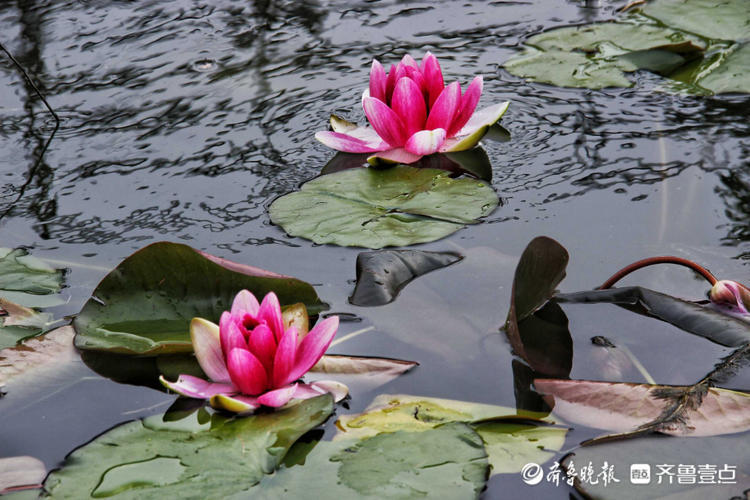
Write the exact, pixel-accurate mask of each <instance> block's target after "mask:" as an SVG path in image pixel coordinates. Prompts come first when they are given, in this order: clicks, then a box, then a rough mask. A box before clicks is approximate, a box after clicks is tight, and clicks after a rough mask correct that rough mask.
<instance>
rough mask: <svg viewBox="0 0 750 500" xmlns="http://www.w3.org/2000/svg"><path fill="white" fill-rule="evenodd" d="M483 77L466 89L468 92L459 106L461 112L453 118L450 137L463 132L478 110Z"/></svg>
mask: <svg viewBox="0 0 750 500" xmlns="http://www.w3.org/2000/svg"><path fill="white" fill-rule="evenodd" d="M482 84H483V79H482V76H481V75H480V76H477V77H475V78H474V80H473V81H472V82H471V84H469V86H468V87H467V88H466V92H465V93H464V95H463V96H461V104H460V105H459V111H458V113H456V116H455V117H454V118H453V123H451V128H450V129H449V130H448V137H453V136H454V135H456V132H458V131H459V130H461V127H463V126H464V125H466V122H468V121H469V118H471V115H473V114H474V110H476V109H477V103H479V97H480V96H481V95H482Z"/></svg>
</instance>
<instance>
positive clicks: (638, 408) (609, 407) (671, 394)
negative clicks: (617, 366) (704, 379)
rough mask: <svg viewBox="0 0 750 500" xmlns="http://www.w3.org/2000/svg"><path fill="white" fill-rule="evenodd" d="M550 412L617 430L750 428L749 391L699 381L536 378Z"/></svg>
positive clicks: (690, 432)
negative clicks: (666, 382) (664, 383)
mask: <svg viewBox="0 0 750 500" xmlns="http://www.w3.org/2000/svg"><path fill="white" fill-rule="evenodd" d="M534 385H535V386H536V389H537V391H539V392H540V393H542V394H544V395H545V396H546V398H545V399H548V401H549V403H550V405H551V406H552V404H554V413H555V414H556V415H558V416H560V418H563V419H565V420H566V421H568V422H574V423H577V424H582V425H585V426H588V427H594V428H597V429H605V430H608V431H612V432H617V433H628V432H632V431H635V430H637V429H639V428H644V429H646V430H649V431H651V430H655V431H659V432H662V433H664V434H671V435H674V436H716V435H721V434H732V433H735V432H743V431H746V430H749V429H750V394H747V393H744V392H738V391H731V390H728V389H719V388H713V387H712V388H708V389H707V390H706V389H705V388H703V387H700V386H692V387H690V386H688V387H679V386H662V385H648V384H629V383H622V382H592V381H588V380H555V379H537V380H535V381H534Z"/></svg>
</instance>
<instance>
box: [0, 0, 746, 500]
mask: <svg viewBox="0 0 750 500" xmlns="http://www.w3.org/2000/svg"><path fill="white" fill-rule="evenodd" d="M590 3H591V2H590ZM622 3H623V2H612V3H610V2H601V3H599V4H598V6H597V7H590V8H587V7H585V6H584V5H583V3H582V2H573V1H568V2H556V3H555V5H554V8H553V6H552V5H551V3H550V2H547V1H545V0H535V1H523V2H452V1H444V2H434V1H431V2H422V3H420V2H396V1H389V2H351V1H347V2H330V3H318V2H304V3H301V2H291V1H290V2H255V3H246V2H229V1H216V2H210V3H205V2H190V1H186V0H184V1H175V2H162V1H145V0H144V1H119V2H116V1H104V0H101V1H76V2H73V1H68V2H24V1H17V2H4V3H3V4H2V5H1V6H0V33H2V36H0V41H1V42H2V44H3V45H4V46H5V47H6V48H7V49H8V50H9V51H10V52H11V53H12V54H14V56H15V57H16V58H17V59H18V61H19V62H20V63H21V64H22V65H23V67H24V68H25V69H26V70H27V71H28V72H29V74H30V75H31V76H32V78H33V80H34V82H36V84H37V86H38V87H39V89H40V90H41V91H42V92H43V94H44V95H45V96H46V97H47V99H48V101H49V103H50V104H51V106H52V107H53V108H54V110H55V111H56V112H57V114H58V115H59V117H60V120H61V125H60V129H59V130H58V131H57V133H56V135H55V137H54V139H53V140H52V142H51V143H50V145H49V148H48V149H47V150H46V152H45V154H44V156H43V158H42V161H41V162H38V159H39V154H40V152H41V150H42V149H43V147H44V144H45V142H46V140H47V138H48V137H49V135H50V133H51V132H52V129H53V127H54V121H53V120H52V118H51V116H50V114H49V113H48V112H47V111H46V108H45V107H44V106H43V104H42V103H41V102H40V101H39V99H38V98H37V97H36V95H35V92H34V90H33V89H32V88H31V87H30V86H29V85H28V84H27V83H26V82H25V80H24V79H23V78H22V76H21V74H20V73H19V71H18V70H17V68H16V67H15V66H14V65H13V64H12V63H11V61H10V60H9V59H8V58H7V57H5V55H4V54H0V85H2V87H3V88H4V89H5V90H4V91H3V92H2V93H0V178H2V184H0V213H5V215H4V216H3V218H2V219H1V220H0V246H4V247H18V246H23V247H28V248H29V249H31V250H32V252H33V253H34V255H36V256H38V257H42V258H46V259H50V260H51V261H54V262H57V264H56V265H58V266H61V267H66V268H68V269H69V271H68V274H67V288H66V290H65V292H66V296H68V297H69V302H68V304H67V305H65V306H63V307H60V308H58V309H56V310H55V311H54V312H55V313H56V314H57V315H64V314H75V313H76V312H78V311H79V310H80V308H81V306H82V304H83V302H84V301H85V300H86V299H87V298H88V296H89V295H90V292H91V291H92V290H93V288H94V287H95V286H96V283H97V282H98V281H99V280H100V279H101V278H102V277H103V276H104V275H105V274H106V273H107V271H108V270H109V269H111V268H112V267H114V266H115V265H117V263H118V262H119V261H121V260H122V259H123V258H124V257H126V256H127V255H129V254H130V253H132V252H133V251H135V250H136V249H139V248H141V247H142V246H145V245H146V244H148V243H151V242H154V241H159V240H170V241H177V242H182V243H187V244H189V245H191V246H193V247H195V248H199V249H202V250H205V251H208V252H210V253H213V254H216V255H220V256H223V257H227V258H230V259H232V260H235V261H238V262H242V263H247V264H251V265H255V266H258V267H262V268H266V269H270V270H273V271H277V272H282V273H286V274H291V275H294V276H297V277H299V278H301V279H304V280H306V281H309V282H311V283H313V284H315V285H316V288H317V291H318V293H319V295H320V296H321V297H322V298H323V299H324V300H325V301H327V302H329V303H330V304H331V305H332V310H333V311H336V312H348V313H353V314H355V315H357V316H359V317H360V318H362V321H361V322H359V323H347V324H344V325H343V326H342V329H341V332H340V335H343V334H346V333H348V332H351V331H354V330H357V329H359V328H362V327H367V326H373V327H374V330H372V331H371V332H369V333H367V334H363V335H360V336H359V337H357V338H356V339H354V340H351V341H349V342H345V343H343V344H341V345H340V346H337V347H336V348H335V351H336V352H341V353H348V354H367V355H382V356H391V357H402V358H408V359H415V360H418V361H420V363H421V366H420V367H419V368H418V369H417V370H415V371H414V372H413V373H411V374H409V375H408V376H405V377H402V378H400V379H398V380H396V381H395V382H393V383H391V384H389V385H388V386H386V387H384V388H381V389H379V390H378V392H390V393H399V392H403V393H410V394H420V395H426V396H438V397H449V398H455V399H464V400H474V401H482V402H488V403H496V404H504V405H511V406H512V405H513V404H514V393H513V372H512V368H511V361H512V357H511V355H510V354H509V348H508V346H507V344H506V343H505V341H504V340H503V338H502V337H501V336H500V335H498V334H497V327H498V326H499V325H501V324H502V323H503V321H504V319H505V315H506V313H507V304H508V302H509V294H510V287H511V282H512V274H513V269H514V267H515V264H516V261H517V258H518V255H519V254H520V252H521V251H522V249H523V248H524V247H525V246H526V244H527V243H528V242H529V241H530V240H531V239H532V238H533V237H535V236H538V235H547V236H551V237H554V238H556V239H557V240H558V241H560V242H561V243H562V244H563V245H565V246H566V247H567V248H568V250H569V251H570V253H571V262H570V265H569V267H568V277H567V278H566V280H565V281H564V282H563V284H562V288H563V290H566V291H574V290H579V289H586V288H591V287H594V286H596V285H598V284H600V283H601V282H602V281H603V280H604V279H605V278H606V277H608V276H609V275H610V274H611V273H613V272H614V271H615V270H617V269H619V268H620V267H622V266H624V265H625V264H628V263H630V262H632V261H635V260H638V259H640V258H643V257H646V256H651V255H664V254H674V255H679V256H682V257H686V258H689V259H693V260H695V261H697V262H699V263H701V264H703V265H704V266H706V267H707V268H709V269H711V271H712V272H713V273H714V274H716V275H717V276H719V277H724V278H734V279H738V280H740V281H745V282H747V281H748V267H747V265H748V264H747V262H748V259H750V223H749V222H748V220H749V219H748V215H749V214H750V160H749V159H748V158H750V155H748V148H749V147H750V146H749V145H750V142H749V141H748V136H750V124H749V123H750V122H749V121H748V112H747V110H748V108H749V106H748V103H749V101H748V98H747V96H718V97H690V96H676V95H669V94H664V93H661V92H658V91H657V90H656V89H657V87H658V85H659V81H658V78H657V77H655V76H653V75H650V74H648V73H642V74H637V75H635V77H634V78H635V81H636V85H635V86H634V87H633V88H631V89H608V90H604V91H589V90H579V89H559V88H554V87H550V86H546V85H539V84H531V83H527V82H524V81H522V80H520V79H518V78H516V77H514V76H512V75H509V74H508V73H507V72H505V71H504V70H503V69H502V68H501V67H500V64H501V63H502V62H503V61H505V60H506V59H508V58H509V57H510V56H511V55H512V54H514V53H515V52H516V51H517V50H518V46H519V44H520V42H521V41H522V40H523V39H524V38H525V37H527V36H529V35H531V34H533V33H535V32H538V31H540V30H542V29H546V28H550V27H554V26H559V25H565V24H571V23H582V22H590V21H593V20H599V19H608V18H611V17H612V16H613V15H614V9H615V8H616V7H618V6H620V5H621V4H622ZM426 50H430V51H432V52H434V53H435V54H436V55H437V56H438V57H439V59H440V61H441V64H442V67H443V71H444V73H445V74H446V80H448V81H451V80H454V79H458V80H459V81H460V82H462V83H463V84H466V83H468V82H469V81H470V79H471V78H472V77H473V76H474V75H475V74H483V75H484V77H485V85H484V89H485V90H484V94H483V96H482V99H481V101H480V107H484V106H488V105H490V104H492V103H495V102H500V101H504V100H510V101H511V107H510V110H509V111H508V113H507V114H506V115H505V117H504V118H503V121H502V124H503V126H504V127H505V128H507V129H508V130H509V131H510V133H511V136H512V140H511V141H510V142H492V141H486V144H485V149H486V151H487V153H488V155H489V158H490V160H491V162H492V166H493V178H492V185H493V187H494V188H495V190H496V191H497V192H498V194H499V195H500V197H501V199H502V204H501V206H500V207H499V208H498V209H497V210H496V211H495V212H494V213H493V214H491V215H490V216H489V217H488V218H487V219H486V221H485V223H483V224H481V225H478V226H474V227H471V228H467V229H463V230H461V231H459V232H457V233H455V234H454V235H453V236H451V237H449V238H446V239H444V240H440V241H437V242H434V243H430V244H425V245H421V246H419V248H423V249H429V250H451V251H455V250H459V251H461V252H463V253H465V255H466V259H465V260H464V261H463V262H462V263H460V264H458V265H455V266H452V267H450V268H447V269H445V270H442V271H439V272H436V273H433V274H431V275H428V276H426V277H424V278H421V279H420V280H418V281H416V282H414V283H412V284H411V285H409V286H408V287H407V288H406V289H405V290H404V292H403V293H402V295H401V296H400V297H399V299H398V300H397V301H396V302H395V303H393V304H390V305H388V306H384V307H378V308H360V307H355V306H352V305H350V304H348V302H347V296H348V295H349V294H350V293H351V290H352V287H353V280H354V278H355V266H354V263H355V259H356V256H357V253H358V252H359V251H360V249H354V248H338V247H330V246H315V245H313V244H311V243H310V242H308V241H306V240H302V239H296V238H289V237H287V236H285V235H284V233H283V231H281V230H280V229H279V228H277V227H275V226H273V225H271V224H270V222H269V219H268V215H267V213H266V208H267V207H268V205H269V204H270V202H271V201H272V200H273V199H274V198H275V197H277V196H279V195H281V194H285V193H287V192H290V191H292V190H294V189H296V188H297V187H298V186H299V185H300V184H301V183H302V182H304V181H305V180H308V179H310V178H312V177H314V176H315V175H317V174H318V173H319V172H320V170H321V168H322V167H323V166H324V165H325V164H326V162H327V161H328V160H329V159H330V158H331V157H332V155H333V152H332V151H330V150H328V149H327V148H325V147H324V146H322V145H321V144H319V143H317V142H316V141H315V140H314V139H313V133H314V131H316V130H323V129H325V128H326V126H327V118H328V115H329V114H330V113H331V112H337V113H339V114H342V115H344V116H346V117H348V118H350V119H352V120H355V121H360V122H362V121H363V120H364V117H363V116H362V112H361V108H360V107H359V97H360V94H361V92H362V90H363V89H364V88H365V87H366V85H367V77H368V71H369V64H370V61H371V60H372V58H373V57H377V58H378V59H379V60H381V62H383V63H388V64H390V63H392V62H396V61H397V60H398V59H400V57H401V56H402V55H403V54H404V53H407V52H409V53H412V54H414V55H415V56H421V54H422V53H423V52H424V51H426ZM8 209H9V211H8ZM6 212H7V213H6ZM628 282H629V283H630V284H640V285H643V286H647V287H651V288H655V289H658V290H660V291H663V292H666V293H673V294H677V295H680V296H683V297H688V298H701V297H702V296H703V295H704V294H705V292H706V287H705V285H704V283H702V282H699V281H697V280H695V279H694V278H693V277H692V276H691V275H690V274H689V273H687V272H686V271H684V270H681V269H676V270H675V269H670V268H666V269H655V270H650V271H641V272H639V273H637V274H636V275H634V276H633V277H632V278H629V281H628ZM566 311H567V312H568V316H569V317H570V319H571V332H572V334H573V337H574V341H575V354H574V365H573V373H572V375H571V376H572V377H573V378H591V379H604V380H629V381H634V382H641V381H642V379H639V378H638V376H639V375H638V374H637V372H636V373H628V372H626V373H625V374H624V375H621V376H622V377H624V378H621V379H618V378H616V377H617V376H618V375H617V374H613V372H611V370H609V369H608V368H607V366H608V365H607V361H606V360H600V359H598V358H597V356H598V354H599V353H598V351H595V350H594V349H593V348H592V346H591V345H590V342H589V338H590V337H591V336H593V335H605V336H607V337H608V338H610V339H613V340H615V341H616V342H619V343H622V344H626V345H628V346H629V347H630V349H631V350H632V351H633V352H634V353H635V355H636V356H637V357H638V358H639V359H640V361H641V362H642V363H643V364H644V365H645V366H646V367H647V369H648V370H649V372H650V373H651V375H652V376H653V377H654V378H655V379H656V380H657V381H659V382H661V383H673V384H689V383H692V382H694V381H696V380H697V379H699V378H700V377H701V376H702V375H703V374H705V373H706V372H707V371H709V370H710V368H711V366H712V365H713V363H714V362H715V361H716V360H717V359H718V357H719V356H721V355H723V354H726V353H727V352H728V351H726V350H725V349H722V348H719V347H717V346H714V345H713V344H709V343H708V342H706V341H704V340H702V339H699V338H693V337H690V336H688V335H685V334H683V333H680V332H679V331H678V330H676V329H674V328H672V327H669V326H665V325H663V324H660V323H658V322H656V321H652V320H647V319H644V318H635V319H634V318H633V315H632V314H629V313H626V312H623V311H620V310H615V309H614V308H608V307H605V306H570V307H566ZM608 370H609V371H608ZM81 376H85V377H91V378H86V379H84V380H79V378H80V377H81ZM746 382H747V376H744V378H743V376H742V374H740V375H739V376H738V379H737V380H734V381H730V386H732V387H737V388H745V389H746V388H747V384H746ZM71 384H72V385H71ZM373 395H374V393H366V394H353V399H352V401H351V403H350V406H351V409H352V410H353V411H357V410H361V409H362V408H364V407H365V406H366V405H367V404H368V403H369V401H370V400H371V398H372V397H373ZM172 399H173V397H171V396H166V395H164V394H162V393H160V392H157V391H153V390H150V389H144V388H138V387H130V386H122V385H117V384H115V383H113V382H110V381H107V380H105V379H101V378H98V377H96V376H95V375H94V374H93V373H91V372H90V371H88V369H86V368H85V367H84V366H82V365H79V366H77V367H73V368H70V370H69V371H67V372H65V373H64V374H63V375H60V378H59V380H51V381H45V382H44V383H42V384H40V386H39V387H38V388H36V389H29V390H28V391H27V392H24V393H23V394H13V393H9V394H8V396H6V397H5V398H3V400H2V402H1V404H0V421H2V422H3V425H2V430H0V456H14V455H21V454H30V455H33V456H36V457H39V458H41V459H42V460H44V461H45V463H46V464H47V465H48V466H50V467H53V466H55V465H56V464H57V463H59V462H60V461H61V460H62V459H63V457H64V456H65V454H66V453H67V452H69V451H70V450H72V449H73V448H74V447H76V446H78V445H80V444H82V443H84V442H86V441H87V440H89V439H91V438H92V437H94V436H95V435H96V434H98V433H99V432H102V431H104V430H106V429H107V428H109V427H111V426H113V425H115V424H117V423H120V422H123V421H125V420H129V419H133V418H139V417H142V416H145V415H149V414H153V413H157V412H159V411H163V410H164V409H166V407H167V406H168V404H169V403H171V401H172ZM341 411H345V410H340V412H341ZM595 433H596V431H590V432H589V431H587V430H585V429H576V431H574V432H573V433H572V434H571V436H570V438H569V441H568V446H573V445H575V444H576V443H577V442H579V441H580V440H582V439H584V438H586V437H590V436H591V435H594V434H595ZM507 487H511V488H518V487H520V482H519V481H518V478H517V477H508V478H503V477H496V478H494V479H493V480H492V482H491V483H490V489H489V490H488V491H489V492H488V493H487V496H488V497H494V496H495V495H498V494H499V493H498V492H499V491H503V489H504V488H507ZM493 491H494V494H493ZM559 494H560V497H561V498H562V497H566V496H567V491H565V492H563V490H562V489H561V490H559Z"/></svg>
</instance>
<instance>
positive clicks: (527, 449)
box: [473, 420, 568, 474]
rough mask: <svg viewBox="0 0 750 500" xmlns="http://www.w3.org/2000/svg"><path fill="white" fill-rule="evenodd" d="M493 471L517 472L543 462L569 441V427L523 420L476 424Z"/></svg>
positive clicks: (496, 472) (499, 472)
mask: <svg viewBox="0 0 750 500" xmlns="http://www.w3.org/2000/svg"><path fill="white" fill-rule="evenodd" d="M473 427H474V430H476V431H477V432H478V433H479V435H480V436H481V437H482V441H484V447H485V449H486V450H487V455H488V457H489V460H490V465H491V466H492V473H493V474H517V473H519V472H521V469H523V466H524V465H526V464H527V463H529V462H534V463H537V464H543V463H544V462H546V461H547V460H550V459H551V458H552V457H554V456H555V455H556V453H557V452H558V451H559V450H561V449H562V447H563V445H564V444H565V435H566V434H567V432H568V430H567V429H563V428H560V427H552V426H543V425H538V424H526V423H521V422H507V421H502V420H500V421H486V422H481V423H478V424H475V425H474V426H473Z"/></svg>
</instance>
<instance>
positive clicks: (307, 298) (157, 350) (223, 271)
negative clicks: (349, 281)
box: [73, 242, 325, 355]
mask: <svg viewBox="0 0 750 500" xmlns="http://www.w3.org/2000/svg"><path fill="white" fill-rule="evenodd" d="M242 289H247V290H250V291H251V292H253V294H254V295H256V296H258V297H263V296H265V295H266V294H267V293H268V292H270V291H274V292H275V293H276V295H277V296H278V297H279V301H280V302H281V304H282V305H289V304H294V303H298V302H302V303H304V304H305V306H306V307H307V310H308V311H309V312H310V313H311V314H317V313H318V312H320V311H321V310H322V309H323V307H324V306H325V305H324V304H323V303H322V302H321V301H320V299H319V298H318V296H317V294H316V293H315V290H313V288H312V286H311V285H309V284H308V283H305V282H304V281H300V280H297V279H295V278H290V277H288V276H282V275H279V274H275V273H272V272H269V271H265V270H262V269H258V268H253V267H250V266H245V265H242V264H237V263H234V262H230V261H227V260H224V259H221V258H218V257H214V256H212V255H208V254H205V253H203V252H199V251H197V250H194V249H192V248H190V247H189V246H187V245H181V244H177V243H168V242H161V243H154V244H152V245H149V246H147V247H145V248H143V249H141V250H139V251H137V252H136V253H134V254H133V255H131V256H130V257H128V258H127V259H125V260H124V261H122V262H121V263H120V264H119V265H118V266H117V268H115V269H114V270H113V271H112V272H111V273H109V274H108V275H107V276H106V277H105V278H104V279H103V280H102V281H101V282H100V283H99V285H98V286H97V287H96V289H95V290H94V293H93V296H92V298H91V299H90V300H89V301H88V302H86V304H85V305H84V307H83V309H82V310H81V313H80V314H79V315H78V316H77V317H76V319H75V320H74V322H73V326H74V327H75V329H76V340H75V344H76V347H78V348H79V349H83V350H99V351H108V352H113V353H121V354H149V355H153V354H168V353H181V352H182V353H185V352H192V349H193V347H192V344H191V342H190V335H189V331H188V328H189V324H190V320H191V319H192V318H194V317H201V318H205V319H208V320H210V321H213V322H215V323H218V321H219V316H220V315H221V313H222V312H223V311H226V310H228V309H229V308H230V306H231V304H232V300H233V298H234V296H235V295H236V294H237V292H239V291H240V290H242Z"/></svg>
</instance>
